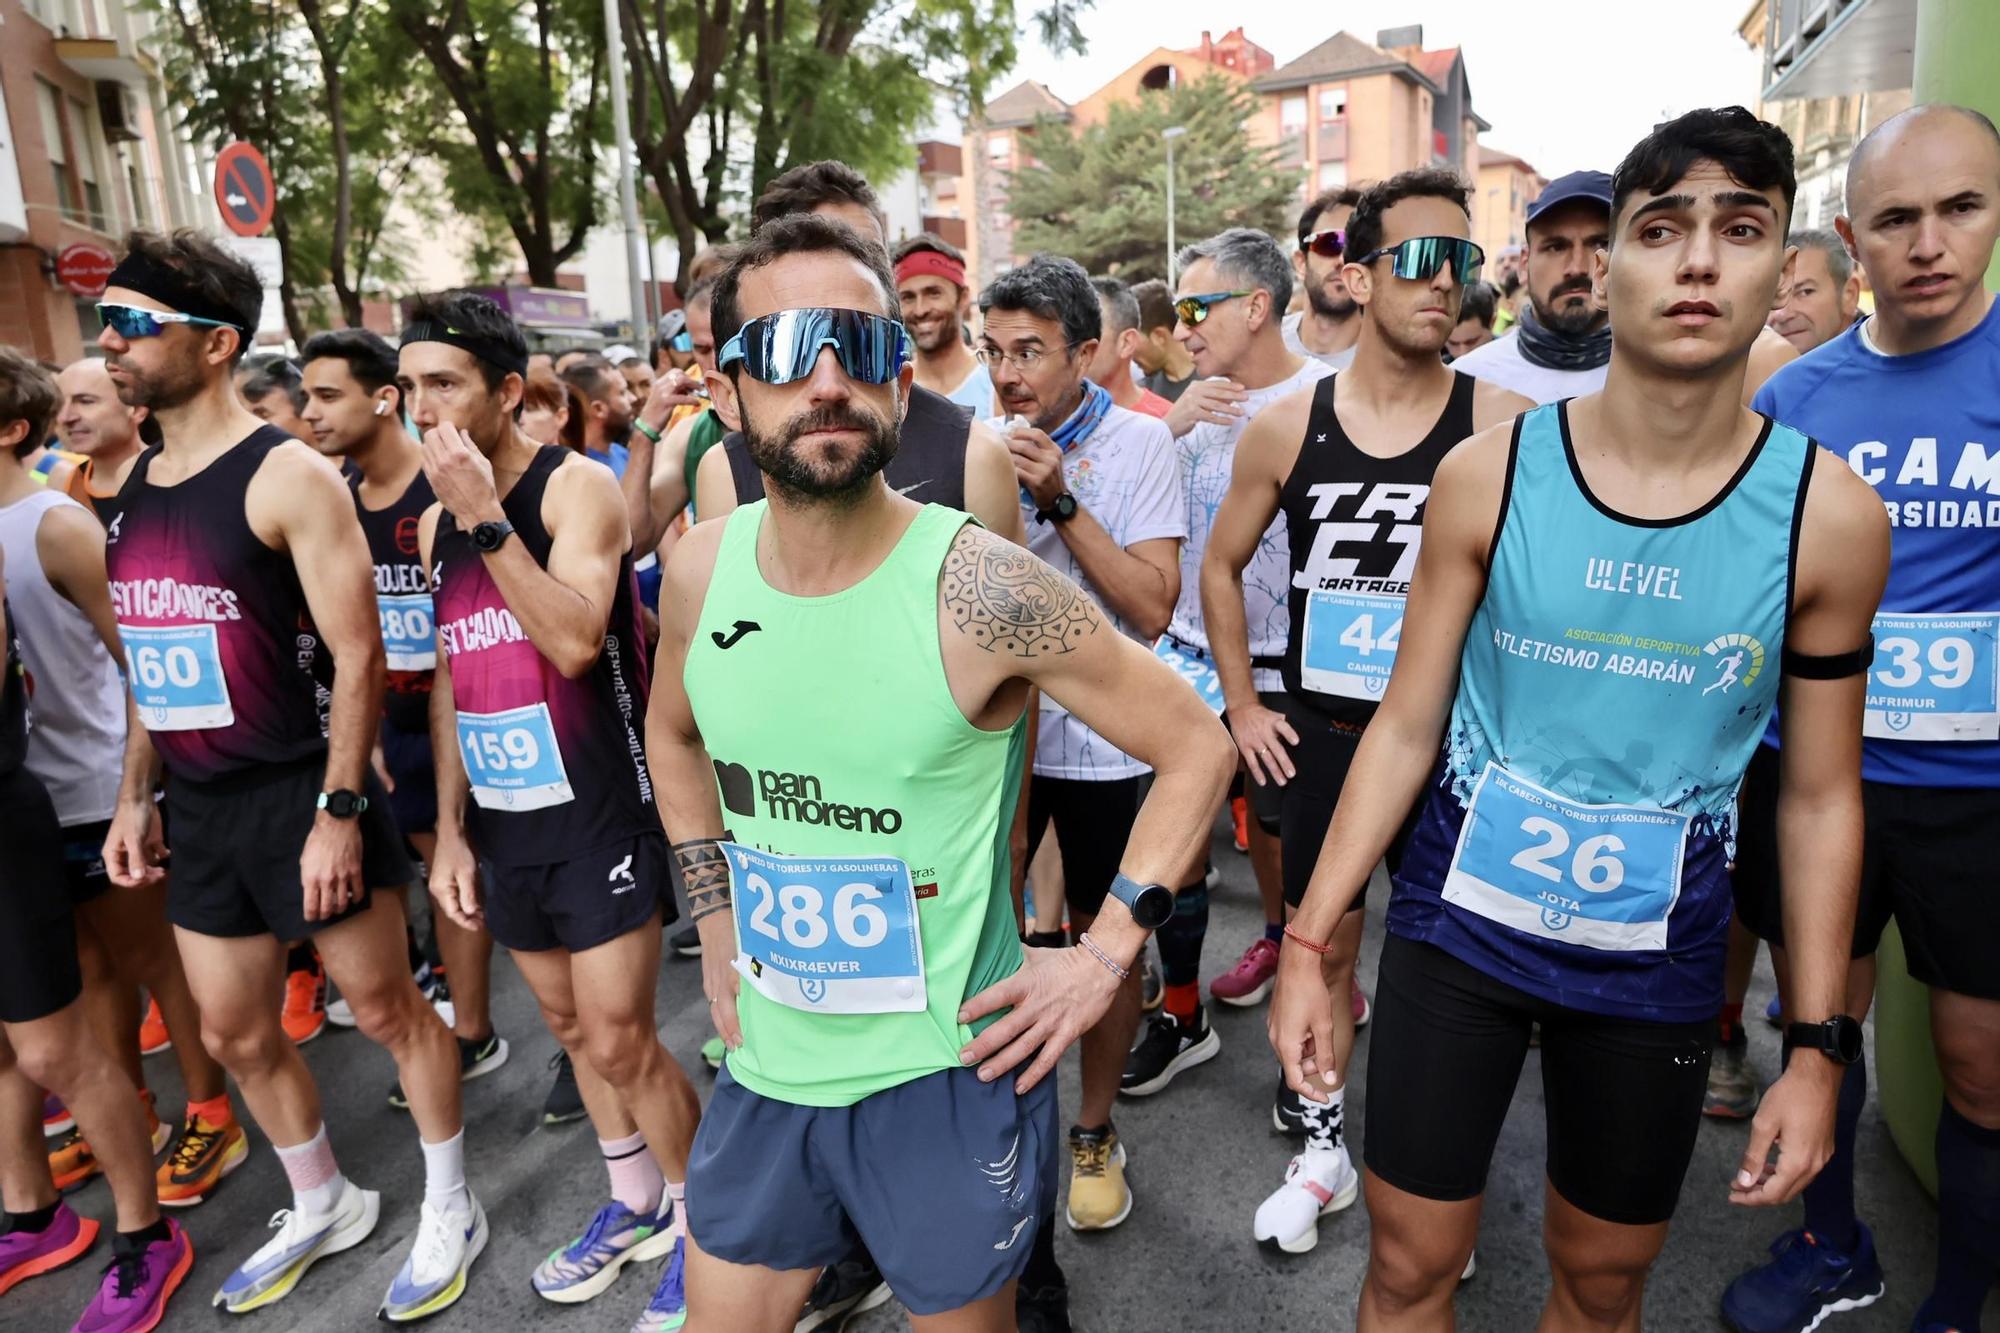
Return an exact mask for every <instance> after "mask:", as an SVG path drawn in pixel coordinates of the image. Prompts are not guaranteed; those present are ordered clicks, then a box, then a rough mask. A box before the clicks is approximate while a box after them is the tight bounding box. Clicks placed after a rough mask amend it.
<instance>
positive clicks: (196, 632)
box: [118, 625, 236, 731]
mask: <svg viewBox="0 0 2000 1333" xmlns="http://www.w3.org/2000/svg"><path fill="white" fill-rule="evenodd" d="M118 637H119V638H120V639H121V640H122V641H123V642H124V644H125V678H126V680H127V681H128V682H130V684H131V689H132V699H133V701H134V702H135V703H137V704H138V705H139V720H140V721H141V722H144V723H145V724H146V726H147V728H148V729H149V730H152V731H206V730H208V729H210V728H213V727H226V726H229V725H230V724H231V723H233V722H234V721H235V720H236V710H235V709H234V708H232V707H231V706H230V703H229V681H228V679H227V678H226V677H225V676H224V675H223V672H222V649H221V646H220V644H219V642H218V640H217V639H216V634H215V626H213V625H167V626H141V625H120V626H119V627H118Z"/></svg>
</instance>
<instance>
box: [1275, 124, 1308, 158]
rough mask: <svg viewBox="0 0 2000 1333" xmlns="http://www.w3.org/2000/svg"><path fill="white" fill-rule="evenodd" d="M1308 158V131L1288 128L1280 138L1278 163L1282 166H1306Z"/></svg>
mask: <svg viewBox="0 0 2000 1333" xmlns="http://www.w3.org/2000/svg"><path fill="white" fill-rule="evenodd" d="M1305 160H1306V132H1305V131H1304V130H1302V129H1298V128H1291V129H1287V130H1286V131H1285V132H1284V134H1283V136H1282V137H1280V138H1279V140H1278V165H1279V166H1281V167H1299V166H1304V165H1305Z"/></svg>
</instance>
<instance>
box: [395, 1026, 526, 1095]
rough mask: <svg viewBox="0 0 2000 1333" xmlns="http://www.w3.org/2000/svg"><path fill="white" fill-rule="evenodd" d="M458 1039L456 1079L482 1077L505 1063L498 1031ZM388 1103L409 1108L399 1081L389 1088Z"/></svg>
mask: <svg viewBox="0 0 2000 1333" xmlns="http://www.w3.org/2000/svg"><path fill="white" fill-rule="evenodd" d="M456 1040H457V1041H458V1081H459V1082H461V1083H470V1082H472V1080H473V1079H476V1078H484V1077H486V1076H487V1075H488V1074H490V1073H492V1072H493V1071H494V1070H496V1069H498V1068H499V1067H500V1066H501V1065H504V1064H506V1063H507V1051H508V1047H507V1039H506V1038H505V1037H503V1036H501V1035H499V1034H498V1033H489V1034H488V1035H486V1036H485V1037H482V1038H480V1039H479V1040H478V1041H473V1040H471V1039H470V1038H467V1037H459V1038H457V1039H456ZM389 1105H391V1106H393V1107H395V1108H396V1109H397V1110H399V1111H407V1110H409V1109H410V1100H409V1098H407V1097H405V1096H404V1095H403V1085H402V1083H401V1082H400V1081H398V1082H397V1083H395V1084H394V1085H392V1086H391V1087H390V1089H389Z"/></svg>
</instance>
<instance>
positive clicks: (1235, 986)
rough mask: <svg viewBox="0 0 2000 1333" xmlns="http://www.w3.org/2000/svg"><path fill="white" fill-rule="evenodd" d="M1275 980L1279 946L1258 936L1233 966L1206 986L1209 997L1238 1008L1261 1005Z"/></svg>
mask: <svg viewBox="0 0 2000 1333" xmlns="http://www.w3.org/2000/svg"><path fill="white" fill-rule="evenodd" d="M1277 976H1278V946H1277V945H1275V944H1273V943H1271V941H1269V940H1267V939H1265V938H1264V937H1263V936H1261V935H1260V936H1258V937H1257V938H1256V939H1255V940H1253V941H1251V943H1250V947H1249V948H1247V949H1245V950H1244V951H1243V956H1242V957H1241V958H1239V959H1237V960H1236V966H1235V967H1232V968H1230V969H1229V970H1228V971H1227V972H1224V973H1223V974H1222V975H1221V976H1219V977H1217V978H1216V979H1215V980H1213V981H1211V982H1209V983H1208V993H1209V994H1210V995H1212V996H1214V997H1215V998H1216V999H1218V1000H1220V1001H1221V1002H1222V1003H1224V1004H1233V1005H1237V1006H1239V1007H1241V1008H1245V1009H1247V1008H1249V1007H1250V1006H1251V1005H1254V1004H1259V1003H1262V1001H1263V999H1264V997H1265V996H1266V995H1269V994H1270V993H1271V983H1272V982H1273V981H1275V980H1277Z"/></svg>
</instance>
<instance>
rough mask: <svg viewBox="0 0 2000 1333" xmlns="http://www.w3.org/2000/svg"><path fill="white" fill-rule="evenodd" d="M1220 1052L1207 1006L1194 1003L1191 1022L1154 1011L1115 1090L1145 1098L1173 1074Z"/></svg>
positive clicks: (1171, 1078)
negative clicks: (1192, 1020)
mask: <svg viewBox="0 0 2000 1333" xmlns="http://www.w3.org/2000/svg"><path fill="white" fill-rule="evenodd" d="M1221 1052H1222V1038H1220V1037H1218V1036H1217V1035H1216V1034H1215V1029H1214V1028H1212V1027H1210V1026H1209V1025H1208V1008H1207V1006H1205V1005H1204V1006H1197V1007H1196V1009H1195V1011H1194V1022H1192V1023H1182V1022H1181V1021H1180V1020H1179V1019H1177V1018H1175V1017H1174V1016H1173V1015H1172V1014H1169V1013H1167V1012H1165V1011H1164V1010H1163V1011H1161V1012H1160V1013H1157V1014H1154V1015H1153V1016H1152V1017H1150V1018H1148V1019H1147V1020H1146V1032H1145V1035H1144V1036H1142V1037H1140V1038H1139V1044H1138V1045H1137V1046H1135V1047H1133V1048H1132V1054H1131V1055H1129V1056H1127V1057H1126V1060H1125V1077H1124V1078H1123V1079H1122V1080H1120V1082H1119V1084H1118V1091H1119V1092H1121V1093H1123V1094H1124V1095H1125V1096H1127V1097H1146V1096H1150V1095H1151V1094H1153V1093H1156V1092H1160V1091H1162V1090H1163V1089H1165V1087H1166V1086H1167V1084H1169V1083H1171V1082H1173V1080H1174V1075H1176V1074H1178V1073H1180V1072H1181V1071H1182V1070H1183V1069H1190V1068H1192V1067H1194V1066H1195V1065H1198V1064H1201V1063H1202V1062H1204V1061H1207V1060H1213V1059H1214V1058H1215V1057H1216V1056H1217V1055H1219V1054H1220V1053H1221Z"/></svg>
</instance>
